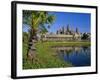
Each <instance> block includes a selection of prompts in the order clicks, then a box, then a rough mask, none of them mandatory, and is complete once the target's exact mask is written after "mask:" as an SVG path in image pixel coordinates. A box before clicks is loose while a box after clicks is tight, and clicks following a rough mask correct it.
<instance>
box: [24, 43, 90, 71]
mask: <svg viewBox="0 0 100 80" xmlns="http://www.w3.org/2000/svg"><path fill="white" fill-rule="evenodd" d="M89 45H90V42H38V43H36V44H35V46H36V58H35V59H34V60H33V62H32V61H30V60H28V59H27V57H26V51H27V50H26V49H27V48H26V47H27V45H25V44H24V45H23V69H39V68H59V67H71V66H72V64H71V63H69V62H64V61H63V60H60V59H59V58H58V56H56V53H55V51H53V50H52V49H51V48H50V47H51V46H89Z"/></svg>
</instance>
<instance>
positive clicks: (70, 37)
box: [43, 25, 81, 41]
mask: <svg viewBox="0 0 100 80" xmlns="http://www.w3.org/2000/svg"><path fill="white" fill-rule="evenodd" d="M43 40H44V41H76V40H78V41H80V40H81V33H80V32H79V30H78V28H76V30H75V31H74V30H72V29H70V27H69V25H67V27H62V28H61V29H59V30H57V31H56V34H54V33H46V34H45V35H44V37H43Z"/></svg>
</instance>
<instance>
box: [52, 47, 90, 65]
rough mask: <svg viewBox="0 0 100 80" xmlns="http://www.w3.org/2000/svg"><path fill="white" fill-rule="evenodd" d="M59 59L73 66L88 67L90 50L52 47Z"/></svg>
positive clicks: (87, 48)
mask: <svg viewBox="0 0 100 80" xmlns="http://www.w3.org/2000/svg"><path fill="white" fill-rule="evenodd" d="M53 49H54V50H55V51H56V54H57V56H58V57H59V59H61V60H64V61H65V62H69V63H71V64H72V65H73V66H78V67H79V66H90V65H91V49H90V46H86V47H85V46H84V47H82V46H81V47H66V46H65V47H53Z"/></svg>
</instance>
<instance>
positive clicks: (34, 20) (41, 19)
mask: <svg viewBox="0 0 100 80" xmlns="http://www.w3.org/2000/svg"><path fill="white" fill-rule="evenodd" d="M54 20H55V16H54V15H53V14H49V13H48V12H46V11H29V10H23V24H27V25H29V26H30V31H29V35H30V37H29V43H32V40H36V41H37V31H38V30H39V29H40V30H41V32H42V33H45V32H47V28H46V26H49V27H50V25H51V24H52V23H53V22H54ZM32 45H33V44H32ZM32 45H31V46H32ZM28 47H29V49H30V44H29V46H28ZM29 49H28V51H29Z"/></svg>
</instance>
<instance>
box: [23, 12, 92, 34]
mask: <svg viewBox="0 0 100 80" xmlns="http://www.w3.org/2000/svg"><path fill="white" fill-rule="evenodd" d="M49 14H54V15H55V17H56V20H55V21H54V23H53V24H52V25H51V27H50V28H49V29H48V31H49V32H53V33H56V31H57V30H58V29H60V28H61V27H63V26H65V27H67V25H68V24H69V26H70V28H72V29H73V30H75V29H76V27H77V28H78V29H79V31H80V32H90V27H91V23H90V22H91V15H90V14H89V13H70V12H49ZM23 26H27V25H23ZM24 31H27V29H26V28H24Z"/></svg>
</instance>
